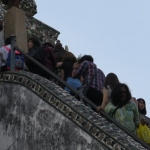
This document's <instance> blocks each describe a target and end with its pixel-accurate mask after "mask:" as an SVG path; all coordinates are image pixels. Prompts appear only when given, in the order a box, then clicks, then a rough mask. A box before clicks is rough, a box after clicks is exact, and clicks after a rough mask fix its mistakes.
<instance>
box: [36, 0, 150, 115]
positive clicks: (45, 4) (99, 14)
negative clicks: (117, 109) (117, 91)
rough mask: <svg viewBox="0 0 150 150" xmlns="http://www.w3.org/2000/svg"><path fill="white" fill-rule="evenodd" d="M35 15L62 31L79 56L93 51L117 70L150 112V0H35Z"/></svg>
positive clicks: (104, 64)
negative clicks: (143, 100) (144, 102)
mask: <svg viewBox="0 0 150 150" xmlns="http://www.w3.org/2000/svg"><path fill="white" fill-rule="evenodd" d="M35 1H36V4H37V11H38V13H37V14H36V15H35V16H34V17H35V18H37V19H38V20H40V21H42V22H44V23H46V24H48V25H49V26H51V27H53V28H55V29H56V30H58V31H59V32H60V35H59V37H58V39H59V40H60V41H61V43H62V44H63V46H65V45H67V46H68V47H69V51H71V52H72V53H74V55H75V56H78V55H80V54H82V55H84V54H89V55H92V56H93V58H94V62H95V64H97V67H98V68H100V69H101V70H103V72H104V73H105V75H107V74H108V73H110V72H113V73H115V74H116V75H117V76H118V78H119V80H120V82H123V83H126V84H127V85H128V86H129V88H130V90H131V93H132V96H133V97H136V98H143V99H145V101H146V107H147V112H148V114H147V116H149V117H150V108H149V107H150V94H149V93H150V67H149V66H150V0H132V1H131V0H125V1H121V0H94V1H93V0H75V1H73V0H59V1H58V0H35Z"/></svg>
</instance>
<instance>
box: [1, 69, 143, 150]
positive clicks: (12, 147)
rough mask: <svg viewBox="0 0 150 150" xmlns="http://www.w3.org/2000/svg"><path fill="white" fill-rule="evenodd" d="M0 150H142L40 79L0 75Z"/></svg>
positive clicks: (19, 73)
mask: <svg viewBox="0 0 150 150" xmlns="http://www.w3.org/2000/svg"><path fill="white" fill-rule="evenodd" d="M0 111H1V113H0V128H1V129H0V137H1V140H0V145H1V146H0V147H1V150H107V149H108V150H110V149H114V150H145V149H146V148H145V147H143V146H142V145H141V144H140V143H138V142H136V141H135V140H134V139H133V138H132V137H130V136H129V135H128V134H126V133H125V132H124V131H123V130H121V129H120V128H118V127H117V126H116V125H115V124H113V123H110V122H109V121H107V120H106V119H105V118H103V117H101V116H100V115H99V114H98V113H95V112H93V111H92V110H91V109H90V108H88V107H86V106H85V105H84V104H83V103H81V102H79V101H77V100H76V99H75V98H74V97H72V96H71V95H69V94H68V93H67V92H66V91H64V90H63V89H61V88H60V87H59V86H57V85H56V84H54V83H53V82H52V81H49V80H47V79H44V78H42V77H40V76H38V75H35V74H32V73H29V72H24V71H16V72H6V73H1V74H0Z"/></svg>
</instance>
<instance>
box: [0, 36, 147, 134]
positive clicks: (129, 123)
mask: <svg viewBox="0 0 150 150" xmlns="http://www.w3.org/2000/svg"><path fill="white" fill-rule="evenodd" d="M57 47H58V49H57ZM10 48H11V38H10V37H8V38H6V39H5V45H4V46H3V47H1V48H0V58H1V59H0V62H1V64H0V65H1V68H0V69H1V72H4V71H7V70H9V69H8V68H9V66H8V65H7V61H9V60H8V53H9V51H10ZM8 49H9V50H8ZM27 54H28V55H30V56H31V57H32V58H34V59H36V60H37V61H38V62H40V63H41V64H43V65H44V66H45V67H47V68H48V69H49V70H50V71H53V72H55V70H56V69H59V70H60V74H59V76H60V78H61V79H62V80H64V81H65V82H66V83H67V84H68V85H70V86H71V87H72V88H74V89H76V90H78V91H81V92H82V94H83V95H84V96H85V97H87V98H88V99H89V100H90V101H91V102H93V103H94V104H95V105H96V106H97V108H95V107H92V106H91V105H89V104H87V103H86V102H84V104H85V105H87V106H88V107H91V109H93V110H94V111H96V112H100V111H101V110H104V111H105V112H106V113H108V114H109V115H110V116H111V117H112V118H114V119H115V120H117V121H118V122H119V123H120V124H122V125H123V126H124V127H126V128H127V129H128V130H129V131H131V132H132V133H134V134H136V129H137V128H138V126H139V123H141V124H143V125H144V124H147V125H148V123H147V122H146V120H145V115H146V113H147V111H146V102H145V100H144V99H143V98H138V99H136V98H134V97H133V96H132V95H131V92H130V89H129V87H128V86H127V85H126V84H124V83H121V82H120V81H119V79H118V77H117V75H116V74H114V73H109V74H108V75H107V76H106V77H105V74H104V73H103V71H102V70H101V69H99V68H97V65H96V64H95V63H94V59H93V57H92V56H90V55H84V56H82V57H81V58H80V59H77V58H76V57H75V56H74V54H73V53H71V52H68V51H65V50H64V49H63V48H62V44H61V43H60V41H59V40H58V41H57V43H56V45H53V44H51V43H49V42H47V43H43V44H41V43H40V41H39V40H38V38H37V37H31V38H29V39H28V53H27ZM15 55H17V53H15ZM18 55H20V54H18ZM22 63H24V65H23V67H22V68H21V69H23V70H27V71H30V72H32V73H34V74H38V75H40V76H42V77H45V78H47V79H49V80H50V79H51V78H50V75H49V74H48V73H47V72H45V71H43V70H42V69H41V68H40V67H38V66H37V65H36V64H34V63H33V62H32V61H31V60H29V59H27V58H26V57H24V60H23V62H22ZM15 69H16V70H17V69H18V68H17V67H16V63H15ZM60 86H61V87H62V88H64V90H66V91H67V92H68V93H70V94H71V95H73V96H75V94H74V93H73V92H72V91H71V90H70V89H69V88H68V87H64V86H63V85H60ZM81 89H82V90H81ZM76 98H77V99H78V100H82V99H81V98H80V97H76Z"/></svg>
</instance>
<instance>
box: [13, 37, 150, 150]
mask: <svg viewBox="0 0 150 150" xmlns="http://www.w3.org/2000/svg"><path fill="white" fill-rule="evenodd" d="M14 39H15V36H12V41H13V42H14V41H15V40H14ZM13 42H12V43H13ZM12 49H13V53H15V50H18V51H19V52H20V53H22V54H23V55H24V56H25V57H26V58H27V59H29V60H31V61H32V62H33V63H35V64H36V65H37V66H38V67H40V68H41V69H43V70H44V71H46V72H47V73H48V74H49V75H50V76H52V77H53V78H55V79H56V80H57V81H59V82H60V83H61V84H63V85H65V86H66V87H68V88H69V89H70V90H71V91H72V92H73V93H74V94H77V95H79V96H80V97H81V98H82V100H84V101H85V102H87V103H88V104H90V105H91V106H92V107H93V108H95V109H96V108H97V105H95V104H94V103H93V102H92V101H90V100H89V99H88V98H86V97H85V96H83V95H81V94H80V93H79V92H78V91H77V90H75V89H73V88H72V87H71V86H70V85H68V84H67V83H66V82H65V81H63V80H62V79H61V78H60V77H58V76H57V75H56V74H54V73H53V72H52V71H50V70H49V69H47V68H46V67H45V66H44V65H42V64H41V63H39V62H38V61H37V60H35V59H34V58H32V57H31V56H30V55H28V54H26V53H25V52H24V51H23V50H21V49H20V48H18V47H17V46H15V44H14V43H13V45H12ZM13 62H14V60H13V59H12V60H11V63H13ZM12 67H13V65H12ZM11 71H13V68H11ZM100 114H101V115H102V116H104V117H105V118H106V119H107V120H108V121H110V122H113V123H114V124H115V125H116V126H117V127H119V128H120V129H122V130H123V131H124V132H125V133H127V134H128V135H129V136H131V137H132V138H133V139H134V140H135V141H137V142H138V143H140V144H141V145H142V146H143V147H145V148H147V149H150V146H149V145H148V144H146V143H145V142H143V141H142V140H140V139H139V138H138V137H137V136H136V135H134V134H132V133H131V132H130V131H129V130H128V129H126V128H125V127H124V126H123V125H121V124H120V123H119V122H117V121H116V120H115V119H113V118H112V117H110V116H109V115H108V114H107V113H106V112H104V111H100Z"/></svg>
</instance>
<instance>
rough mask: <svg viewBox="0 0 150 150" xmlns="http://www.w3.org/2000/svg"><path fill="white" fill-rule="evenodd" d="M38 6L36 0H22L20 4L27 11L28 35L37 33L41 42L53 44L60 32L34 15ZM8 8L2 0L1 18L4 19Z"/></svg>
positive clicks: (0, 6) (0, 2)
mask: <svg viewBox="0 0 150 150" xmlns="http://www.w3.org/2000/svg"><path fill="white" fill-rule="evenodd" d="M36 7H37V6H36V4H35V1H34V0H22V1H21V4H20V8H21V9H22V10H24V11H25V13H26V21H25V23H26V32H27V37H31V36H33V35H36V36H37V37H38V38H39V40H40V41H41V42H43V43H44V42H52V44H53V43H54V42H55V40H56V39H57V37H58V35H59V34H60V32H59V31H57V30H55V29H54V28H52V27H50V26H48V25H46V24H44V23H43V22H41V21H39V20H37V19H35V18H34V17H32V16H33V15H34V14H35V13H36V12H37V10H36ZM7 10H8V8H7V6H6V5H4V4H3V3H2V1H1V0H0V20H4V14H5V13H6V12H7ZM25 42H26V41H25Z"/></svg>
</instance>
